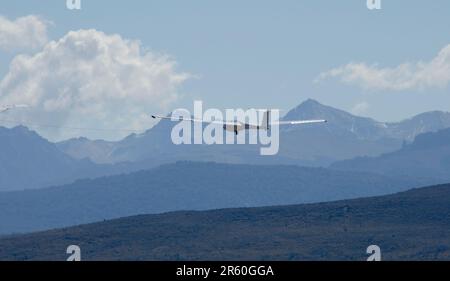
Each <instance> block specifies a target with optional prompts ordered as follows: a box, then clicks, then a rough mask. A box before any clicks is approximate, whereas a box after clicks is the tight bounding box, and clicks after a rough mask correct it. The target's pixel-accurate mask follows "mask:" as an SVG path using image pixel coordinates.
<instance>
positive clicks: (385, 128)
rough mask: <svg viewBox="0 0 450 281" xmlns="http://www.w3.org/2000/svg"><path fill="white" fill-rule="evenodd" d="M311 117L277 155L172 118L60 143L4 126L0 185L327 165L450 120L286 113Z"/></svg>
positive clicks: (313, 105) (314, 110)
mask: <svg viewBox="0 0 450 281" xmlns="http://www.w3.org/2000/svg"><path fill="white" fill-rule="evenodd" d="M309 118H314V119H315V118H325V119H328V120H329V122H328V123H327V124H317V125H305V126H287V127H282V128H281V133H280V151H279V153H278V154H277V155H275V156H270V157H269V156H261V155H260V147H259V146H258V145H210V146H208V145H179V146H177V145H174V144H173V143H172V141H171V138H170V132H171V129H172V127H173V126H174V125H175V124H176V123H175V122H171V121H166V120H165V121H161V122H159V123H158V124H156V125H155V126H154V127H153V128H151V129H149V130H148V131H147V132H145V133H143V134H132V135H130V136H128V137H127V138H125V139H123V140H121V141H118V142H108V141H103V140H95V141H91V140H88V139H86V138H78V139H72V140H68V141H65V142H60V143H56V144H54V143H51V142H49V141H47V140H45V139H44V138H42V137H40V136H39V135H38V134H36V133H35V132H33V131H30V130H28V129H27V128H25V127H23V126H20V127H17V128H12V129H6V128H0V160H1V161H2V164H1V165H0V192H1V191H6V190H21V189H32V188H41V187H47V186H52V185H61V184H66V183H71V182H73V181H74V180H77V179H81V178H95V177H99V176H107V175H114V174H123V173H130V172H133V171H138V170H143V169H144V170H145V169H151V168H154V167H157V166H159V165H163V164H168V163H175V162H177V161H203V162H208V161H211V162H219V163H228V164H252V165H254V164H258V165H260V164H264V165H280V164H286V165H299V166H311V167H326V166H329V165H330V164H332V163H335V162H339V161H342V160H347V159H352V158H355V157H361V156H371V157H374V156H379V155H382V154H385V153H390V152H393V151H396V150H398V149H400V148H401V147H402V145H403V143H410V142H411V141H409V140H410V139H412V138H414V137H416V136H417V134H419V133H423V132H427V131H437V130H440V129H445V128H446V127H450V114H449V113H444V112H439V111H435V112H428V113H424V114H420V115H418V116H416V117H413V118H411V119H408V120H405V121H402V122H399V123H381V122H377V121H375V120H372V119H370V118H363V117H357V116H354V115H351V114H349V113H347V112H345V111H342V110H339V109H334V108H332V107H329V106H325V105H322V104H320V103H319V102H317V101H315V100H311V99H310V100H307V101H305V102H303V103H302V104H301V105H299V106H297V107H296V108H294V109H293V110H291V111H289V112H288V114H287V115H286V116H285V117H284V119H309ZM94 160H95V161H94ZM445 163H446V162H445V161H444V164H445ZM430 175H431V176H434V174H433V173H431V174H430ZM391 176H392V175H391Z"/></svg>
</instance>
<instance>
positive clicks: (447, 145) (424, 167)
mask: <svg viewBox="0 0 450 281" xmlns="http://www.w3.org/2000/svg"><path fill="white" fill-rule="evenodd" d="M330 167H331V168H333V169H338V170H344V171H359V172H360V171H366V172H368V171H370V172H371V173H379V174H383V175H390V176H395V177H401V178H409V179H412V178H416V179H421V180H424V181H426V182H427V183H428V184H430V183H433V182H436V183H437V182H448V181H450V129H444V130H441V131H438V132H432V133H425V134H421V135H419V136H417V137H416V139H415V140H414V141H413V142H412V143H410V144H405V145H404V146H403V147H402V149H400V150H398V151H395V152H391V153H386V154H383V155H380V156H378V157H357V158H355V159H351V160H345V161H340V162H336V163H334V164H332V165H331V166H330Z"/></svg>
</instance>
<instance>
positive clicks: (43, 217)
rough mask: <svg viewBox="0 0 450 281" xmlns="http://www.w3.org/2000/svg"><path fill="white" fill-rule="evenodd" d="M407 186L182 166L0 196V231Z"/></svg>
mask: <svg viewBox="0 0 450 281" xmlns="http://www.w3.org/2000/svg"><path fill="white" fill-rule="evenodd" d="M414 186H417V185H415V183H414V182H411V181H408V180H397V179H393V178H390V177H385V176H379V175H374V174H370V173H365V172H363V173H358V172H350V173H349V172H342V171H332V170H327V169H324V168H301V167H297V166H286V165H278V166H275V165H273V166H264V165H228V164H215V163H190V162H182V163H176V164H170V165H164V166H161V167H158V168H155V169H152V170H148V171H141V172H136V173H132V174H129V175H120V176H112V177H104V178H98V179H94V180H79V181H77V182H75V183H73V184H70V185H66V186H61V187H54V188H45V189H39V190H30V191H22V192H4V193H1V196H0V222H1V228H0V233H11V232H28V231H35V230H42V229H50V228H56V227H63V226H70V225H75V224H81V223H89V222H94V221H101V220H103V219H112V218H118V217H124V216H130V215H137V214H144V213H161V212H167V211H175V210H205V209H218V208H229V207H255V206H269V205H286V204H297V203H310V202H322V201H331V200H338V199H347V198H356V197H365V196H373V195H380V194H388V193H393V192H397V191H400V190H406V189H409V188H412V187H414Z"/></svg>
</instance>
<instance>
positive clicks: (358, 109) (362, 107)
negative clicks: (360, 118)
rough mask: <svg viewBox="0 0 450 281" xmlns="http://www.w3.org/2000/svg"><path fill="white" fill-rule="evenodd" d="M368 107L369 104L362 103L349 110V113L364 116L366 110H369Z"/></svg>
mask: <svg viewBox="0 0 450 281" xmlns="http://www.w3.org/2000/svg"><path fill="white" fill-rule="evenodd" d="M369 107H370V105H369V103H367V102H365V101H363V102H360V103H357V104H355V105H354V106H353V108H352V109H351V112H352V113H353V114H355V115H364V114H366V113H367V110H369Z"/></svg>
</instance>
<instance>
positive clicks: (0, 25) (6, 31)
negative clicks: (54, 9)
mask: <svg viewBox="0 0 450 281" xmlns="http://www.w3.org/2000/svg"><path fill="white" fill-rule="evenodd" d="M48 24H49V22H48V21H45V20H44V19H42V18H40V17H38V16H34V15H30V16H26V17H21V18H17V19H16V20H14V21H11V20H9V19H7V18H5V17H2V16H0V49H3V50H7V51H12V50H19V51H20V50H28V49H33V50H34V49H38V48H40V47H42V46H44V45H45V43H47V41H48V37H47V27H48Z"/></svg>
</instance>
